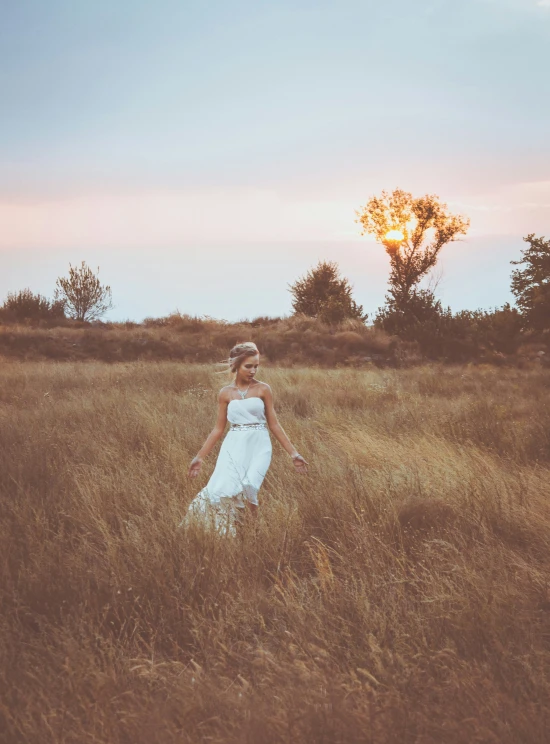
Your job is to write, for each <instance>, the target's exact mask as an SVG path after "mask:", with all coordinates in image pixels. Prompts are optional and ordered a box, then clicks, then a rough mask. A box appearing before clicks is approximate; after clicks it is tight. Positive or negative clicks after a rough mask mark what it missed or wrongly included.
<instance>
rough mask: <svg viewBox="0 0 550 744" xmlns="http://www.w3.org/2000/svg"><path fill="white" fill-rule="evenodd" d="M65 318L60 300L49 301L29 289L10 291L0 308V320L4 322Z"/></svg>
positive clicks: (63, 306) (63, 307)
mask: <svg viewBox="0 0 550 744" xmlns="http://www.w3.org/2000/svg"><path fill="white" fill-rule="evenodd" d="M64 319H65V305H64V303H63V302H62V301H60V300H54V301H53V302H50V300H48V299H47V298H46V297H43V296H42V295H41V294H34V293H33V292H31V290H30V289H28V288H27V289H22V290H20V291H19V292H17V293H13V292H10V293H8V296H7V298H6V300H5V301H4V304H3V305H2V307H1V308H0V320H2V321H3V322H5V323H24V322H27V321H31V322H38V321H41V320H43V321H56V320H64Z"/></svg>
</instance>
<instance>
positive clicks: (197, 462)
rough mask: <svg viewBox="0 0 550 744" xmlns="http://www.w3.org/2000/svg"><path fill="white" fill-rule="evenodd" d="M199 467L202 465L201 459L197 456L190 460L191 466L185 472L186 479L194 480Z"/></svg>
mask: <svg viewBox="0 0 550 744" xmlns="http://www.w3.org/2000/svg"><path fill="white" fill-rule="evenodd" d="M201 465H202V457H199V456H198V455H197V456H196V457H194V458H193V459H192V460H191V465H189V470H188V471H187V477H188V478H196V477H197V475H198V474H199V470H200V469H201Z"/></svg>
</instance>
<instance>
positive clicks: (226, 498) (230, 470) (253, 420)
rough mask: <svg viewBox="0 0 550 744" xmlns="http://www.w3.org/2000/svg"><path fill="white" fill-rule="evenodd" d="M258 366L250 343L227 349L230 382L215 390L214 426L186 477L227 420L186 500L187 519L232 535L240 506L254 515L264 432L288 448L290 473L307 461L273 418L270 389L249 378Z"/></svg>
mask: <svg viewBox="0 0 550 744" xmlns="http://www.w3.org/2000/svg"><path fill="white" fill-rule="evenodd" d="M259 364H260V353H259V351H258V347H257V346H256V344H253V343H251V342H247V343H243V344H237V346H235V347H233V348H232V349H231V351H230V353H229V365H230V369H231V372H232V373H233V374H234V375H235V379H234V382H233V383H232V384H231V385H226V387H224V388H222V389H221V391H220V394H219V397H218V418H217V421H216V425H215V426H214V428H213V429H212V431H211V432H210V434H209V435H208V437H207V439H206V441H205V443H204V444H203V446H202V447H201V449H200V450H199V452H198V454H197V456H196V457H194V458H193V460H192V461H191V465H190V467H189V472H188V476H189V477H190V478H196V477H197V475H198V474H199V471H200V469H201V465H202V462H203V460H204V458H205V457H206V456H207V455H208V454H209V453H210V451H211V450H212V448H213V447H214V445H215V444H216V442H217V441H218V440H219V439H220V438H221V437H222V435H223V432H224V429H225V425H226V423H227V421H229V423H230V424H231V428H230V430H229V432H228V434H227V436H226V438H225V439H224V441H223V444H222V446H221V449H220V453H219V455H218V460H217V462H216V467H215V469H214V472H213V473H212V477H211V478H210V480H209V481H208V484H207V485H206V487H205V488H203V490H202V491H201V492H200V493H199V494H198V495H197V496H196V497H195V498H194V499H193V501H192V502H191V504H190V506H189V511H188V517H199V518H201V519H204V520H207V521H208V522H209V523H211V524H213V525H214V526H215V527H216V528H217V529H220V528H221V529H223V530H224V531H228V532H230V533H231V534H235V524H236V523H240V522H242V517H243V514H244V511H245V509H248V510H249V511H250V512H251V513H252V514H253V515H254V516H255V515H256V510H257V508H258V491H259V489H260V486H261V485H262V481H263V479H264V477H265V474H266V473H267V469H268V468H269V465H270V462H271V439H270V437H269V431H271V433H272V434H273V436H274V437H275V438H276V439H277V440H278V441H279V442H280V443H281V445H282V447H283V448H284V449H285V450H286V451H287V452H288V454H289V455H290V457H291V458H292V462H293V464H294V468H295V469H296V471H297V472H298V473H306V472H307V465H308V464H307V462H306V461H305V460H304V458H303V457H302V456H301V455H300V454H299V453H298V452H297V451H296V449H295V447H293V446H292V444H291V443H290V440H289V438H288V437H287V435H286V433H285V431H284V429H283V427H282V426H281V425H280V424H279V422H278V420H277V415H276V413H275V409H274V407H273V396H272V393H271V388H270V387H269V385H267V384H266V383H265V382H260V381H259V380H256V379H255V378H256V373H257V371H258V367H259ZM268 427H269V431H268ZM184 521H185V520H184Z"/></svg>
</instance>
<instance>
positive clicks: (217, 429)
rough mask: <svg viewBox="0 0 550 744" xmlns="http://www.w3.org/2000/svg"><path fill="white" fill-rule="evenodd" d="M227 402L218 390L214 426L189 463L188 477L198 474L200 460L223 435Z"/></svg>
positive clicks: (222, 393) (222, 392) (194, 476)
mask: <svg viewBox="0 0 550 744" xmlns="http://www.w3.org/2000/svg"><path fill="white" fill-rule="evenodd" d="M228 403H229V401H228V400H227V397H226V395H225V394H224V391H223V390H222V391H220V394H219V396H218V418H217V419H216V423H215V425H214V428H213V429H212V431H211V432H210V434H209V435H208V436H207V437H206V441H205V443H204V444H203V445H202V447H201V448H200V450H199V451H198V453H197V455H196V456H195V457H194V458H193V459H192V460H191V465H190V466H189V470H188V472H187V475H188V476H189V477H190V478H196V477H197V475H198V474H199V470H200V469H201V465H202V461H203V460H204V458H205V457H207V456H208V455H209V454H210V452H211V451H212V449H213V447H214V445H215V444H216V442H217V441H218V440H219V439H221V437H222V436H223V432H224V431H225V425H226V423H227V405H228Z"/></svg>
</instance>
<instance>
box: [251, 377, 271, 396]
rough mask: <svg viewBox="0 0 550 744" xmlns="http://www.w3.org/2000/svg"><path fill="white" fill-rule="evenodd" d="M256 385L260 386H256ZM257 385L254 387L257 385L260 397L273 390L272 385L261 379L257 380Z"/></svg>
mask: <svg viewBox="0 0 550 744" xmlns="http://www.w3.org/2000/svg"><path fill="white" fill-rule="evenodd" d="M256 385H257V386H258V387H256ZM256 385H255V386H254V387H256V390H257V391H258V393H259V394H260V397H261V396H262V395H264V394H265V393H270V392H271V387H270V386H269V385H268V384H267V382H262V381H261V380H256Z"/></svg>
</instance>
